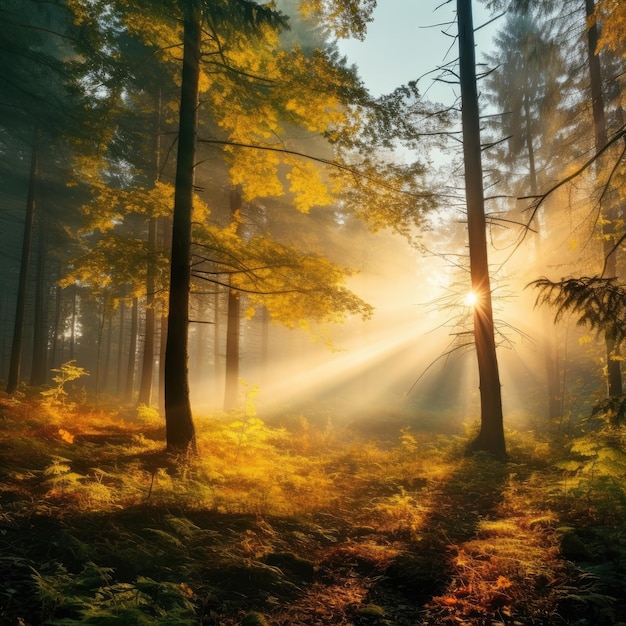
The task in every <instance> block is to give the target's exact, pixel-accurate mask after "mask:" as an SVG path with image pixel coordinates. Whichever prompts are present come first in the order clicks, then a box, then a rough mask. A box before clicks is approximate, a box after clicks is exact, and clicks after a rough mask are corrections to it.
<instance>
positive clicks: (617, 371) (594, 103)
mask: <svg viewBox="0 0 626 626" xmlns="http://www.w3.org/2000/svg"><path fill="white" fill-rule="evenodd" d="M594 10H595V2H594V0H585V12H586V14H587V19H588V20H590V19H591V17H592V16H593V14H594ZM599 36H600V33H599V28H598V23H597V21H596V20H592V21H591V25H590V26H589V28H588V29H587V53H588V59H589V79H590V83H591V108H592V111H593V130H594V140H595V148H596V152H599V151H600V150H601V149H602V148H604V146H606V144H607V143H608V135H607V130H606V117H605V114H604V97H603V95H602V69H601V66H600V56H599V55H598V39H599ZM595 167H596V175H597V174H598V173H599V172H600V171H602V164H601V162H600V163H597V162H596V164H595ZM601 210H602V211H603V212H604V213H605V215H604V216H603V217H604V220H602V221H603V225H602V235H603V241H604V255H605V257H606V256H607V255H608V254H609V253H610V252H611V249H612V248H613V246H614V244H615V242H614V236H615V222H616V220H617V219H618V217H619V216H618V215H617V211H616V205H615V202H612V201H611V200H608V203H607V202H604V203H603V206H601ZM605 275H606V276H607V277H609V278H613V277H615V276H617V263H616V260H615V253H613V254H611V256H610V257H608V260H607V264H606V269H605ZM605 341H606V367H607V393H608V395H609V396H611V397H612V396H620V395H622V393H623V389H622V372H621V367H620V362H619V360H617V359H616V358H613V357H616V356H618V354H617V348H618V346H616V345H615V341H614V340H613V339H611V338H610V337H606V336H605Z"/></svg>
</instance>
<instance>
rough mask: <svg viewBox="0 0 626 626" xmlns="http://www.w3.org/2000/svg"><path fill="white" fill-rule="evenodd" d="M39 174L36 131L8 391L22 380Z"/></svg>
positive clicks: (11, 390) (36, 134) (31, 158)
mask: <svg viewBox="0 0 626 626" xmlns="http://www.w3.org/2000/svg"><path fill="white" fill-rule="evenodd" d="M38 175H39V139H38V133H37V131H35V136H34V138H33V147H32V152H31V157H30V175H29V179H28V197H27V200H26V217H25V220H24V236H23V239H22V257H21V260H20V274H19V279H18V285H17V302H16V305H15V322H14V326H13V342H12V345H11V360H10V362H9V375H8V380H7V388H6V390H7V393H13V392H14V391H15V390H16V389H17V386H18V385H19V382H20V367H21V362H22V344H23V342H24V336H23V335H24V317H25V314H26V290H27V287H28V265H29V263H30V249H31V244H32V238H33V224H34V219H35V186H36V184H37V177H38Z"/></svg>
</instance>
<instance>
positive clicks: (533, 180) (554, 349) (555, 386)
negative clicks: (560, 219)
mask: <svg viewBox="0 0 626 626" xmlns="http://www.w3.org/2000/svg"><path fill="white" fill-rule="evenodd" d="M524 119H525V135H526V150H527V152H528V176H529V181H530V193H531V195H532V196H534V197H536V196H537V194H538V192H539V183H538V181H537V167H536V163H535V147H534V144H533V135H532V132H531V113H530V102H529V97H528V94H527V93H526V94H524ZM535 241H536V245H537V260H538V261H540V260H541V256H542V254H541V252H542V237H541V231H540V229H537V235H536V239H535ZM541 321H542V325H543V328H544V336H543V340H542V348H543V359H544V364H545V368H546V394H547V396H548V418H549V419H550V420H552V419H556V418H557V417H559V416H560V414H561V386H560V384H559V380H560V377H559V350H558V346H557V344H556V342H555V340H554V337H553V332H552V331H553V330H554V322H553V321H552V319H551V317H550V314H549V312H548V311H547V310H545V308H544V310H543V311H542V320H541Z"/></svg>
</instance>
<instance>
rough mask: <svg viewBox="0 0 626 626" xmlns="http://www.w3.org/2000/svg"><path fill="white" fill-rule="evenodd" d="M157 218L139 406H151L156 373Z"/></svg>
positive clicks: (152, 227)
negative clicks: (153, 379)
mask: <svg viewBox="0 0 626 626" xmlns="http://www.w3.org/2000/svg"><path fill="white" fill-rule="evenodd" d="M156 236H157V221H156V218H154V217H153V218H151V219H150V224H149V226H148V268H147V278H146V323H145V332H144V343H143V359H142V364H141V382H140V385H139V398H138V399H137V402H138V403H139V404H145V405H147V406H150V399H151V395H152V375H153V371H154V333H155V330H156V329H155V311H154V291H155V280H154V278H155V273H156V259H155V254H156Z"/></svg>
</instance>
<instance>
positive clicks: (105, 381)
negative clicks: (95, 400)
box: [102, 310, 113, 393]
mask: <svg viewBox="0 0 626 626" xmlns="http://www.w3.org/2000/svg"><path fill="white" fill-rule="evenodd" d="M106 314H107V329H106V345H105V351H104V368H103V369H104V372H103V375H102V390H103V391H104V392H105V393H106V392H107V390H108V387H109V376H110V374H111V345H112V344H113V314H112V311H110V310H109V311H107V312H106Z"/></svg>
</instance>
